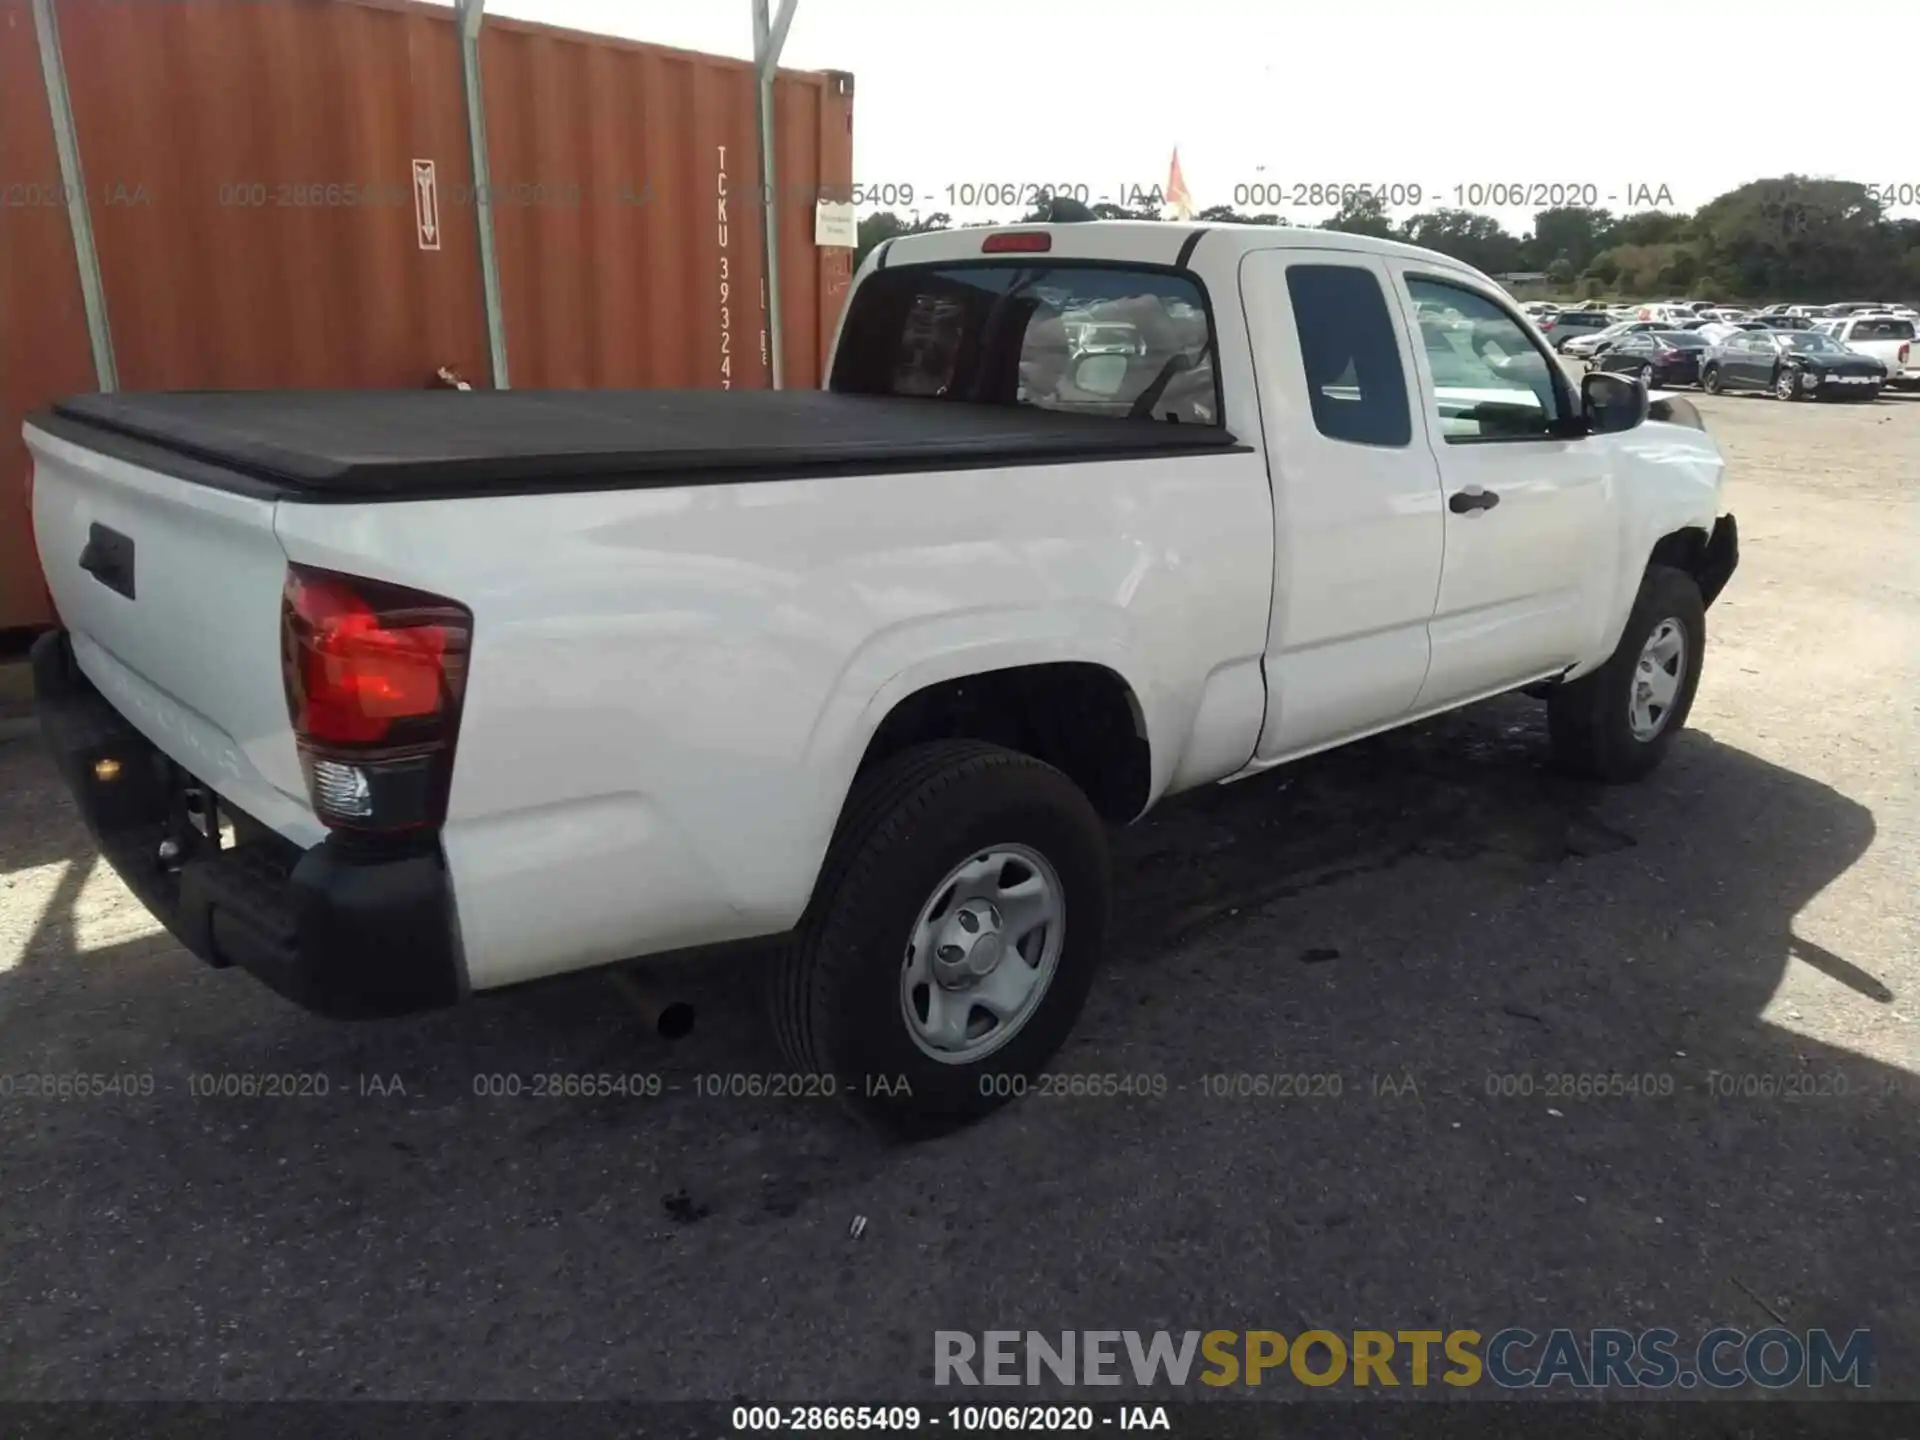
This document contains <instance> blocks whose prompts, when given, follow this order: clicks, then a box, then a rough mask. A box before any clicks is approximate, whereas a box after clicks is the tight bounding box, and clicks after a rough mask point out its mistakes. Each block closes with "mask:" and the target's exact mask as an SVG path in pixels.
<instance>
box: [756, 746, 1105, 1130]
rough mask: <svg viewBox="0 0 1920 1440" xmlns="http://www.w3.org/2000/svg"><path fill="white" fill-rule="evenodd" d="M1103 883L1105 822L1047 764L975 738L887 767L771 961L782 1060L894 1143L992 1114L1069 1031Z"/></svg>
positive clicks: (848, 816)
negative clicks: (798, 921)
mask: <svg viewBox="0 0 1920 1440" xmlns="http://www.w3.org/2000/svg"><path fill="white" fill-rule="evenodd" d="M1109 888H1110V879H1109V868H1108V857H1107V842H1106V831H1105V827H1104V826H1103V824H1102V823H1101V820H1100V816H1099V815H1098V813H1097V812H1096V811H1095V810H1094V808H1093V806H1092V804H1091V803H1090V802H1089V801H1088V799H1087V797H1086V796H1085V794H1083V793H1082V792H1081V790H1080V788H1079V787H1078V786H1076V785H1075V784H1074V783H1073V782H1072V781H1071V780H1069V779H1068V778H1067V777H1066V776H1065V775H1064V774H1062V773H1061V772H1060V771H1058V770H1056V769H1054V768H1053V767H1052V766H1050V765H1046V764H1043V763H1042V762H1040V761H1038V760H1036V759H1034V758H1032V757H1031V756H1028V755H1021V754H1018V753H1016V752H1014V751H1011V750H1003V749H1000V748H999V747H997V746H993V745H985V744H981V743H978V742H975V741H939V742H936V743H933V744H929V745H921V746H916V747H914V748H912V749H910V750H906V751H903V752H901V753H900V754H898V755H896V756H894V757H892V758H891V759H889V760H886V761H883V762H881V763H880V764H879V765H877V766H875V767H874V769H873V770H872V771H870V772H869V773H868V774H866V775H864V776H862V777H861V778H860V779H859V780H858V781H857V782H856V783H855V787H854V791H853V794H852V795H851V797H850V798H849V799H848V801H847V806H846V810H845V813H844V814H843V817H842V820H841V824H840V828H839V831H838V832H837V833H836V835H835V837H834V840H833V843H832V845H831V847H830V848H829V850H828V854H827V860H826V864H825V866H824V867H823V869H822V871H821V876H820V881H819V885H818V887H817V889H816V892H815V896H814V901H813V904H812V906H811V907H810V908H809V910H808V914H807V917H806V919H805V920H803V921H802V923H801V926H800V928H799V930H798V931H797V932H796V935H795V937H794V939H793V941H792V942H791V943H790V944H789V945H788V946H787V947H786V948H785V950H784V951H783V952H782V953H781V954H780V955H779V956H778V957H777V959H776V960H775V963H774V966H773V973H772V975H771V977H770V979H771V985H770V993H769V1000H770V1009H771V1011H772V1018H773V1022H774V1031H775V1034H776V1036H777V1038H778V1040H779V1044H780V1047H781V1049H782V1051H783V1052H784V1054H785V1056H786V1059H787V1060H788V1062H789V1063H790V1064H791V1065H792V1066H793V1067H794V1068H795V1069H796V1070H799V1071H801V1072H803V1073H807V1074H810V1075H816V1076H818V1077H820V1079H821V1081H822V1082H823V1084H824V1083H828V1082H829V1077H830V1083H831V1086H832V1089H833V1091H834V1093H836V1094H837V1095H839V1096H840V1097H841V1098H842V1099H844V1100H846V1101H848V1102H850V1103H851V1104H852V1106H853V1107H854V1108H855V1109H856V1110H857V1111H859V1112H861V1113H862V1114H863V1115H865V1116H866V1117H867V1118H868V1119H870V1120H873V1121H875V1122H876V1123H878V1124H879V1125H880V1126H881V1127H882V1128H883V1129H885V1130H887V1131H889V1132H892V1133H895V1134H902V1135H912V1134H925V1133H933V1132H937V1131H940V1130H943V1129H948V1128H951V1127H953V1126H955V1125H958V1124H961V1123H964V1122H966V1121H968V1120H973V1119H977V1118H978V1117H980V1116H982V1115H985V1114H986V1113H988V1112H989V1111H991V1110H993V1109H996V1108H997V1107H999V1106H1000V1105H1003V1104H1005V1103H1006V1102H1007V1100H1008V1099H1010V1098H1011V1097H1013V1096H1015V1095H1018V1094H1020V1093H1022V1092H1023V1091H1024V1090H1025V1089H1026V1088H1027V1086H1028V1082H1029V1081H1030V1080H1031V1079H1032V1078H1033V1077H1034V1076H1036V1075H1037V1074H1038V1073H1039V1072H1040V1071H1041V1069H1042V1068H1043V1067H1044V1066H1045V1065H1046V1063H1047V1061H1048V1060H1050V1059H1051V1058H1052V1057H1053V1055H1054V1052H1055V1051H1057V1050H1058V1049H1059V1048H1060V1046H1061V1044H1062V1042H1064V1041H1065V1039H1066V1038H1067V1033H1068V1032H1069V1031H1070V1030H1071V1029H1072V1027H1073V1022H1074V1020H1075V1019H1076V1018H1077V1016H1078V1015H1079V1013H1080V1007H1081V1005H1082V1003H1083V1002H1084V1001H1085V999H1086V995H1087V990H1088V988H1089V986H1090V985H1091V984H1092V981H1093V973H1094V969H1095V967H1096V966H1097V965H1098V964H1099V962H1100V956H1101V951H1102V949H1103V947H1104V945H1105V941H1106V927H1107V908H1108V896H1109Z"/></svg>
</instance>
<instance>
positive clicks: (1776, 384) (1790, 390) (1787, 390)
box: [1773, 369, 1800, 400]
mask: <svg viewBox="0 0 1920 1440" xmlns="http://www.w3.org/2000/svg"><path fill="white" fill-rule="evenodd" d="M1799 378H1800V377H1799V376H1798V375H1796V374H1795V373H1794V372H1793V371H1791V370H1787V369H1782V370H1781V371H1780V373H1779V374H1778V375H1776V376H1774V377H1773V398H1774V399H1776V400H1798V399H1799V398H1800V386H1799V384H1798V381H1799Z"/></svg>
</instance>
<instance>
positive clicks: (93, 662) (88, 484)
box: [25, 425, 325, 845]
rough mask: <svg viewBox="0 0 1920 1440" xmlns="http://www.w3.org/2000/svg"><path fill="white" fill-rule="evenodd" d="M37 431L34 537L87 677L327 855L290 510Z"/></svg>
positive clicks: (246, 803) (227, 788)
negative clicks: (285, 600) (288, 615)
mask: <svg viewBox="0 0 1920 1440" xmlns="http://www.w3.org/2000/svg"><path fill="white" fill-rule="evenodd" d="M25 433H26V440H27V447H28V449H29V450H30V451H31V452H32V456H33V528H34V538H35V540H36V541H37V542H38V545H39V550H40V559H41V563H42V565H43V566H44V568H45V570H46V575H47V584H48V588H49V589H50V590H51V591H52V592H53V600H54V605H55V608H56V609H57V610H58V612H59V617H60V622H61V624H63V625H64V626H66V628H67V630H68V631H69V632H70V634H71V636H72V643H73V653H74V658H75V659H76V660H77V661H78V663H79V665H80V668H81V670H82V671H84V672H85V674H86V676H87V678H88V679H89V680H91V681H92V682H93V683H94V685H95V686H96V687H98V689H99V690H100V691H101V693H102V694H103V695H105V696H106V698H107V699H108V700H109V701H110V702H111V703H112V704H113V705H114V707H115V708H116V709H118V710H119V711H120V713H121V714H122V715H124V716H126V718H127V719H128V720H129V721H131V722H132V723H133V724H134V725H135V726H136V727H137V728H138V729H139V730H140V731H141V732H142V733H143V734H145V735H146V736H147V738H148V739H150V740H152V741H153V742H154V744H155V745H157V746H159V748H160V749H161V750H163V751H164V752H166V754H168V755H169V756H171V757H172V758H173V759H174V760H175V761H177V762H178V763H179V764H181V765H182V766H184V767H185V768H186V769H187V770H188V771H190V772H191V773H192V774H193V775H194V776H196V777H197V778H198V779H199V780H200V781H201V782H202V783H204V784H206V785H208V786H209V787H211V788H212V789H213V790H214V791H215V792H216V793H217V794H219V795H220V796H221V797H223V798H224V799H226V800H228V801H230V802H231V803H232V804H234V805H236V806H238V807H239V808H240V809H241V810H243V811H245V812H246V813H247V814H249V815H251V816H252V817H253V818H255V819H256V820H259V821H260V822H262V823H263V824H266V825H269V826H271V827H272V828H274V829H275V830H278V831H279V832H280V833H281V834H283V835H285V836H287V837H288V838H289V839H292V840H294V841H296V842H297V843H300V844H303V845H304V844H312V843H315V842H317V841H318V840H319V839H321V838H322V836H323V835H324V833H325V832H324V828H323V827H322V826H321V825H320V824H319V822H318V821H317V820H315V819H314V817H313V814H312V812H311V810H310V809H309V807H308V804H307V800H306V787H305V782H304V780H303V778H302V776H301V772H300V765H299V759H298V755H297V753H296V751H295V749H294V742H293V732H292V728H291V726H290V724H289V721H288V718H287V702H286V693H285V690H284V688H283V682H282V679H281V671H280V597H281V589H282V586H283V584H284V582H285V579H286V569H287V557H286V554H285V552H284V551H283V550H282V549H281V546H280V542H279V540H278V539H277V538H276V537H275V535H274V508H275V502H274V501H272V500H270V499H265V498H261V497H258V496H253V495H245V494H238V493H234V492H232V491H229V490H224V489H219V488H215V487H212V486H208V485H201V484H196V483H194V482H193V481H192V480H188V479H183V478H179V477H177V476H174V475H166V474H160V473H157V472H155V471H153V470H149V469H147V468H145V467H143V466H141V465H138V464H135V463H132V462H130V461H127V460H122V459H116V458H114V457H112V456H108V455H103V454H99V453H97V452H95V451H93V450H90V449H88V448H86V447H85V446H83V445H79V444H75V443H73V442H71V441H69V440H66V439H62V438H60V437H57V436H54V435H51V434H48V433H46V432H45V431H42V430H39V429H36V428H34V427H33V426H31V425H29V426H28V427H27V429H26V432H25Z"/></svg>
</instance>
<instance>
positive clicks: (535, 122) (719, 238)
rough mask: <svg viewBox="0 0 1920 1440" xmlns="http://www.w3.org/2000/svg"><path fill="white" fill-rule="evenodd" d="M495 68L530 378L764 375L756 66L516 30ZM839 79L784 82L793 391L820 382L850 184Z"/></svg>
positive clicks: (510, 321)
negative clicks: (820, 217)
mask: <svg viewBox="0 0 1920 1440" xmlns="http://www.w3.org/2000/svg"><path fill="white" fill-rule="evenodd" d="M481 63H482V66H483V84H484V88H485V91H486V98H487V136H488V145H489V148H490V152H491V153H490V157H489V158H490V161H491V163H492V167H493V190H492V197H493V200H494V233H495V234H496V235H497V236H498V240H499V247H500V285H501V291H502V293H503V296H504V298H505V308H506V332H507V346H508V351H509V360H508V364H509V369H510V372H511V377H512V381H513V383H514V385H515V386H519V387H534V388H543V387H568V386H629V385H632V386H655V387H669V386H674V387H678V386H713V385H723V384H730V385H734V386H740V387H742V388H754V387H760V386H764V385H766V384H768V383H769V366H768V364H767V356H766V350H765V345H766V330H765V310H764V308H763V305H764V297H763V296H762V293H761V291H762V288H763V287H762V284H761V266H762V264H763V256H764V254H765V249H766V247H765V244H764V239H763V230H762V226H763V216H762V211H761V208H760V207H761V205H762V204H763V203H764V202H763V200H762V198H761V197H762V194H763V191H762V188H761V186H760V183H759V174H760V150H759V142H758V132H757V129H756V126H755V119H754V114H755V111H754V106H755V94H754V77H753V67H752V66H751V65H748V64H746V63H745V62H743V61H734V60H724V59H718V58H715V57H713V56H709V55H697V54H693V53H691V52H688V51H684V50H667V49H662V48H660V47H658V46H651V45H641V44H637V43H633V42H627V41H620V40H607V39H603V38H601V37H598V36H588V35H581V34H578V33H576V32H572V31H566V30H556V29H553V28H551V27H549V26H544V25H535V24H530V23H527V22H523V21H517V20H496V21H492V22H490V23H489V24H488V26H487V27H486V29H485V30H483V31H482V33H481ZM843 88H844V86H843V85H842V83H841V81H840V79H839V78H838V77H834V76H828V75H811V74H789V73H783V74H781V75H780V76H779V78H778V79H777V80H776V82H775V85H774V113H775V117H776V119H775V124H776V127H777V128H776V132H775V133H776V136H777V137H778V144H779V147H780V148H779V149H778V151H777V152H776V154H775V167H776V170H777V186H776V194H777V199H778V203H779V207H780V215H781V235H780V248H781V255H782V264H781V281H782V287H783V292H784V293H783V295H782V310H783V312H784V314H783V318H784V325H785V349H786V355H785V360H786V374H785V377H784V379H785V382H786V383H787V384H788V385H790V386H810V385H817V384H818V383H819V381H820V367H821V362H822V358H823V355H824V342H823V341H822V339H821V335H820V322H821V310H820V306H819V303H818V300H817V293H818V290H819V287H820V271H821V268H822V263H823V262H822V260H821V258H820V257H821V255H822V253H823V252H819V251H816V249H815V247H814V244H813V213H814V211H813V205H814V201H815V199H816V198H818V197H819V195H820V194H821V193H822V191H823V190H824V191H827V192H830V193H831V194H838V193H840V191H841V190H843V189H844V187H846V186H847V185H848V184H849V183H850V181H851V179H852V158H853V157H852V137H851V114H852V111H851V99H850V97H848V96H846V95H844V94H842V93H840V92H841V90H842V89H843ZM823 127H829V128H833V127H837V128H836V130H835V133H836V134H837V135H838V136H840V137H844V139H843V141H842V143H839V144H837V145H831V146H823V144H822V135H823ZM824 253H825V254H827V255H831V256H834V257H836V259H835V260H833V261H828V262H825V263H827V264H828V265H829V266H831V265H832V264H835V263H837V264H838V266H839V267H840V269H841V270H843V271H844V269H845V267H846V263H847V253H848V252H846V251H844V250H834V251H828V252H824ZM842 290H843V292H844V286H843V287H842ZM838 313H839V312H838V310H837V309H836V310H835V311H834V312H833V314H834V316H836V317H837V315H838ZM827 338H828V339H829V340H830V339H831V332H830V331H829V334H828V337H827Z"/></svg>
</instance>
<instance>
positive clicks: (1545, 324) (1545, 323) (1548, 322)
mask: <svg viewBox="0 0 1920 1440" xmlns="http://www.w3.org/2000/svg"><path fill="white" fill-rule="evenodd" d="M1540 328H1541V329H1542V330H1551V329H1552V328H1553V317H1552V316H1551V315H1549V316H1547V318H1546V319H1544V320H1542V321H1541V322H1540Z"/></svg>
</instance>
